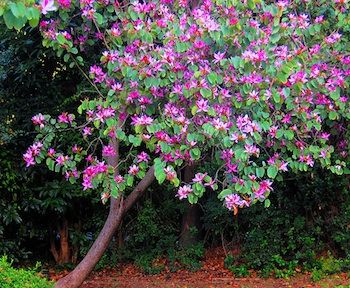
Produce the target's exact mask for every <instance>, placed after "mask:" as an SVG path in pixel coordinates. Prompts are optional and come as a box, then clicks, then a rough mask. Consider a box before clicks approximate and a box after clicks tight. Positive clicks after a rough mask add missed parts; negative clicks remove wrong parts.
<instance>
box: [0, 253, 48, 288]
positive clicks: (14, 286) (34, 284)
mask: <svg viewBox="0 0 350 288" xmlns="http://www.w3.org/2000/svg"><path fill="white" fill-rule="evenodd" d="M11 265H12V263H10V262H8V260H7V257H6V256H3V257H1V258H0V286H1V288H48V287H53V283H51V282H49V281H47V280H46V279H43V278H41V277H40V276H38V274H37V272H36V270H37V269H38V268H39V265H38V264H37V265H36V266H35V268H31V269H27V270H25V269H15V268H13V267H12V266H11Z"/></svg>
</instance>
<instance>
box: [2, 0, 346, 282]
mask: <svg viewBox="0 0 350 288" xmlns="http://www.w3.org/2000/svg"><path fill="white" fill-rule="evenodd" d="M270 2H274V1H262V0H247V1H238V0H232V1H221V0H217V1H209V0H205V1H203V3H201V4H199V5H198V6H197V7H195V8H194V9H193V10H192V11H189V9H188V7H187V1H184V0H180V1H175V2H173V1H170V0H161V1H150V2H147V3H143V2H142V3H140V2H134V3H131V4H120V3H119V2H117V1H108V0H98V1H94V0H84V1H80V3H76V1H70V0H58V1H57V3H55V2H54V1H53V0H45V1H42V2H41V3H40V5H34V6H33V5H28V6H25V5H24V4H23V5H21V4H19V3H17V4H16V3H12V4H11V3H10V4H9V5H8V7H7V6H6V7H5V8H4V9H3V10H4V12H3V13H4V14H3V15H4V21H5V23H6V24H7V25H8V27H9V28H12V27H15V28H20V27H21V23H22V22H23V21H24V22H25V20H26V19H25V18H28V19H29V18H31V19H30V20H31V21H32V22H33V20H32V19H34V16H33V13H32V14H30V13H29V12H28V13H26V11H29V9H32V10H33V9H34V10H35V11H37V10H39V9H40V11H41V14H42V18H43V19H42V20H41V22H40V29H41V33H42V35H43V44H44V45H45V46H47V47H51V48H52V49H54V50H55V51H56V52H57V54H58V55H59V56H62V57H63V59H64V60H65V61H66V62H67V63H70V66H72V67H73V66H77V67H78V68H79V69H80V70H81V72H82V73H83V74H84V75H85V77H86V78H87V79H89V81H90V83H91V85H92V87H93V88H94V89H95V92H96V93H95V94H94V95H89V96H87V97H86V99H85V100H83V101H82V103H81V105H80V106H79V107H78V108H77V112H78V114H77V116H75V115H73V114H70V113H67V112H63V113H62V114H60V115H59V116H58V117H57V118H56V117H52V116H49V115H42V114H38V115H36V116H34V117H33V122H34V124H35V125H36V129H37V131H38V136H37V140H36V142H35V143H34V144H33V145H31V146H30V147H29V148H28V150H27V152H26V153H25V155H24V160H25V161H26V163H27V166H32V165H34V164H35V163H39V164H40V163H41V162H45V163H46V164H47V166H48V168H49V169H50V170H53V171H56V172H63V173H64V174H65V175H66V177H67V178H68V179H69V181H71V182H75V181H77V180H78V179H80V178H82V180H83V181H82V185H83V189H84V190H87V189H97V188H98V189H102V194H101V199H102V202H104V203H105V202H107V201H108V199H110V213H109V216H108V218H107V220H106V223H105V226H104V227H103V229H102V231H101V233H100V235H99V236H98V238H97V240H96V241H95V243H94V244H93V246H92V247H91V249H90V251H89V252H88V254H87V255H86V257H85V258H84V259H83V260H82V262H81V263H80V264H79V265H78V266H77V267H76V269H75V270H74V271H72V272H71V273H70V274H69V275H68V276H66V277H65V278H63V279H61V280H60V281H59V282H58V283H57V284H56V286H57V287H78V286H79V285H80V284H81V283H82V281H83V280H84V279H85V277H86V276H87V275H88V274H89V272H90V271H91V270H92V269H93V267H94V265H95V264H96V263H97V261H98V259H99V258H100V257H101V255H102V254H103V252H104V250H105V249H106V247H107V245H108V243H109V241H110V239H111V237H112V234H113V233H114V231H115V229H116V228H117V227H118V225H119V223H120V221H121V219H122V217H123V215H124V214H125V213H126V212H127V211H128V210H129V209H130V207H131V206H132V205H133V204H134V203H135V201H137V199H138V198H139V197H140V196H141V195H142V193H143V192H144V191H145V190H146V189H147V187H148V186H149V185H150V184H151V183H152V181H153V180H154V179H156V180H157V182H158V183H159V184H163V183H164V181H169V182H170V183H172V184H173V185H174V186H175V187H177V189H178V191H177V194H176V196H177V197H178V198H179V199H180V200H182V199H188V201H189V202H190V203H191V204H193V203H196V202H197V201H198V199H199V198H200V197H202V195H203V194H204V193H205V191H206V190H207V189H213V190H217V191H218V197H219V198H220V199H221V200H223V202H224V205H225V206H226V207H227V208H228V209H230V210H232V211H233V212H234V214H237V213H238V210H239V209H240V208H243V207H249V206H251V205H253V204H255V203H257V202H264V204H265V206H266V207H268V206H269V204H270V201H269V199H268V195H269V194H270V193H271V191H272V190H273V187H272V182H273V181H274V180H275V179H277V180H278V179H279V177H280V173H282V172H284V171H288V170H290V171H295V172H302V171H308V170H311V169H312V168H313V167H314V166H320V167H322V168H325V169H330V170H331V171H332V172H334V173H337V174H340V175H341V174H343V173H349V169H348V167H347V164H346V163H347V162H348V157H349V155H348V150H349V145H348V143H347V141H346V137H348V135H349V129H348V125H349V119H350V111H349V98H348V95H347V93H348V92H347V89H348V85H349V75H350V72H349V65H350V57H349V56H348V53H349V44H348V43H347V42H346V40H345V38H346V37H343V35H342V33H344V34H348V33H349V30H350V29H349V28H350V27H349V20H348V19H347V18H346V9H347V8H348V4H347V3H346V2H345V1H338V0H335V1H334V2H332V3H331V4H330V3H328V2H327V1H318V2H317V4H318V5H312V4H313V3H312V1H298V0H296V1H293V2H291V3H289V1H283V0H281V1H278V2H277V3H270ZM20 3H22V2H20ZM23 7H24V10H22V8H23ZM25 9H27V10H25ZM23 11H24V12H23ZM1 14H2V13H0V15H1ZM10 15H12V16H10ZM16 15H17V16H19V17H20V19H21V20H16V19H18V17H17V16H16ZM21 17H22V18H21ZM16 21H19V22H18V23H17V22H16ZM21 21H22V22H21ZM34 24H35V23H34ZM96 43H98V44H99V45H97V46H96ZM90 45H94V47H99V48H95V50H94V51H92V50H91V49H89V46H90ZM86 51H88V52H86ZM92 52H93V53H92ZM96 55H101V58H100V62H99V63H96V64H95V65H92V66H91V67H90V68H89V70H88V72H87V70H86V68H85V66H84V63H86V61H87V59H89V57H93V58H95V57H96ZM78 123H79V124H78ZM72 129H73V130H76V131H78V132H79V133H82V135H83V137H84V139H86V146H85V147H80V146H77V145H74V143H71V145H70V146H71V147H68V150H67V151H65V150H64V147H62V146H59V147H58V149H55V148H54V147H52V146H53V141H54V139H55V137H56V136H57V135H59V133H62V132H64V131H67V130H72ZM101 157H102V158H104V159H101ZM205 162H212V163H216V164H217V165H218V167H220V168H219V169H218V170H217V171H216V172H215V173H214V174H213V175H209V174H208V173H195V175H194V178H193V179H192V181H191V183H180V180H179V178H178V174H177V173H178V171H177V170H179V169H180V170H181V169H182V168H183V167H185V166H187V165H192V164H193V163H196V165H197V166H198V165H200V163H205ZM136 181H139V183H138V184H136V186H135V188H132V187H134V183H135V182H136Z"/></svg>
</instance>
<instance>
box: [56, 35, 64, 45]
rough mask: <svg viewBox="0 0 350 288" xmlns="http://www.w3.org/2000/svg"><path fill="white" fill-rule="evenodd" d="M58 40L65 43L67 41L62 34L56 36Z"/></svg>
mask: <svg viewBox="0 0 350 288" xmlns="http://www.w3.org/2000/svg"><path fill="white" fill-rule="evenodd" d="M56 40H57V42H58V43H59V44H61V45H62V44H65V43H66V41H67V40H66V38H65V37H64V36H63V35H62V34H58V35H57V36H56Z"/></svg>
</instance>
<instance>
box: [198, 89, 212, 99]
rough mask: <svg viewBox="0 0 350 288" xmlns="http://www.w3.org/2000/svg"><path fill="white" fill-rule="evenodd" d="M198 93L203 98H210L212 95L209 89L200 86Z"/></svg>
mask: <svg viewBox="0 0 350 288" xmlns="http://www.w3.org/2000/svg"><path fill="white" fill-rule="evenodd" d="M200 93H201V95H202V96H203V97H204V98H210V97H211V96H212V92H211V90H210V89H205V88H202V89H200Z"/></svg>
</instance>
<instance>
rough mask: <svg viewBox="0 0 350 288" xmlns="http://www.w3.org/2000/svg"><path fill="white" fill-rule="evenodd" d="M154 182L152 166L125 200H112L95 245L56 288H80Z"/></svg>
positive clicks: (120, 198)
mask: <svg viewBox="0 0 350 288" xmlns="http://www.w3.org/2000/svg"><path fill="white" fill-rule="evenodd" d="M153 180H154V168H153V166H152V167H151V168H150V169H149V170H148V172H147V173H146V175H145V177H144V178H143V179H142V180H141V181H140V182H139V184H138V185H137V186H136V187H135V189H134V190H133V191H132V192H131V194H130V195H129V196H128V197H127V198H126V199H125V200H123V198H122V197H121V196H119V198H117V199H111V206H110V210H109V214H108V217H107V220H106V222H105V225H104V226H103V228H102V230H101V232H100V234H99V235H98V237H97V239H96V240H95V242H94V244H93V245H92V246H91V248H90V250H89V252H88V253H87V254H86V256H85V257H84V259H83V260H82V261H81V262H80V263H79V264H78V266H77V267H76V268H75V269H74V270H73V271H72V272H70V273H69V274H68V275H67V276H66V277H64V278H62V279H60V280H59V281H58V282H57V283H56V285H55V288H78V287H80V285H81V284H82V283H83V282H84V280H85V279H86V278H87V276H88V275H89V274H90V273H91V271H92V270H93V268H94V267H95V265H96V264H97V262H98V261H99V260H100V258H101V256H102V255H103V253H104V252H105V250H106V249H107V247H108V245H109V243H110V241H111V239H112V237H113V235H114V233H115V231H116V229H117V228H118V226H119V224H120V222H121V219H122V217H123V216H124V215H125V213H126V212H127V211H128V210H129V209H130V208H131V207H132V205H133V204H134V203H135V202H136V201H137V200H138V199H139V197H141V195H142V194H143V192H144V191H145V190H146V189H147V187H148V186H149V185H150V184H151V183H152V182H153Z"/></svg>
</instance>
